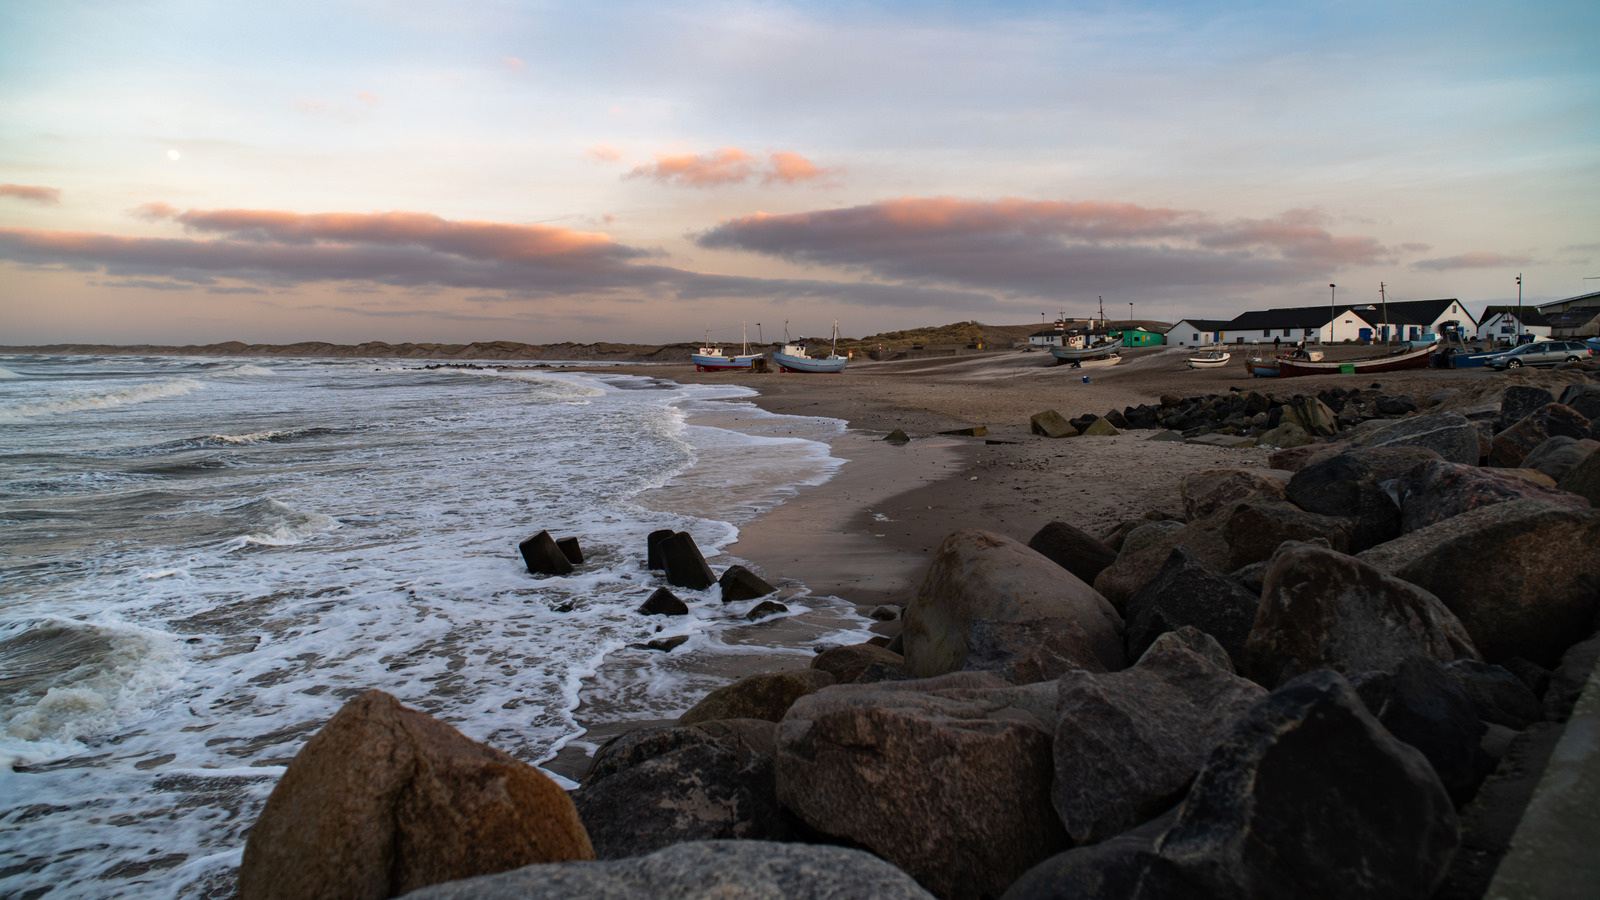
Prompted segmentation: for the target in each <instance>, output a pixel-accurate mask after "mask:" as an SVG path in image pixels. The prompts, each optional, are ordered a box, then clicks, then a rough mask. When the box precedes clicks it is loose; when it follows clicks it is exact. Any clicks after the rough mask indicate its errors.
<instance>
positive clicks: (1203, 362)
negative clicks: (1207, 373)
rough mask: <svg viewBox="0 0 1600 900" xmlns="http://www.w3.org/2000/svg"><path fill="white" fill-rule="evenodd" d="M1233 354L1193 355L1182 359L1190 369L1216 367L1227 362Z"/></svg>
mask: <svg viewBox="0 0 1600 900" xmlns="http://www.w3.org/2000/svg"><path fill="white" fill-rule="evenodd" d="M1232 358H1233V354H1231V353H1224V354H1222V355H1221V356H1193V357H1190V358H1189V359H1186V360H1184V363H1185V364H1187V365H1188V366H1189V368H1191V369H1217V368H1221V367H1222V366H1225V365H1227V364H1228V360H1230V359H1232Z"/></svg>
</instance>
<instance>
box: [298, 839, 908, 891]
mask: <svg viewBox="0 0 1600 900" xmlns="http://www.w3.org/2000/svg"><path fill="white" fill-rule="evenodd" d="M308 896H309V895H308ZM843 897H873V898H882V900H933V895H932V894H929V893H928V892H927V891H925V890H923V889H922V887H921V886H919V885H918V884H917V883H916V882H915V881H913V880H912V879H911V876H909V875H907V874H906V873H904V872H902V871H900V870H899V869H896V868H895V867H894V866H891V865H889V864H888V863H886V862H884V861H883V860H881V859H878V858H877V857H875V856H873V855H872V854H870V853H863V852H862V851H860V850H850V849H847V848H844V847H828V846H823V845H819V844H778V843H773V842H771V841H693V842H690V843H687V844H678V845H676V846H672V847H668V848H666V849H665V850H657V851H656V852H654V853H652V854H650V855H648V856H636V857H633V858H631V859H618V860H612V861H609V862H604V863H585V864H578V863H565V864H560V865H544V866H528V867H526V868H522V869H517V870H516V871H514V872H504V873H501V874H499V875H490V876H487V877H484V878H473V879H470V880H466V881H455V882H451V883H449V884H441V885H436V886H434V887H431V888H428V889H427V890H425V891H419V892H418V893H415V894H411V895H410V897H409V898H408V900H584V898H593V900H601V898H604V900H668V898H669V900H839V898H843Z"/></svg>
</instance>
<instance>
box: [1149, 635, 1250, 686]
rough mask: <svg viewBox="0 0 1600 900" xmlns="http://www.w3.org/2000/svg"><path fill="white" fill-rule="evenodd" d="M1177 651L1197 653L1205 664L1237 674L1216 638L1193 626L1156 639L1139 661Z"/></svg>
mask: <svg viewBox="0 0 1600 900" xmlns="http://www.w3.org/2000/svg"><path fill="white" fill-rule="evenodd" d="M1178 649H1182V650H1188V651H1190V652H1192V653H1197V654H1199V655H1200V657H1201V658H1202V659H1204V660H1205V661H1206V662H1208V663H1211V664H1212V665H1213V666H1216V667H1217V668H1219V669H1221V670H1222V671H1224V672H1230V673H1234V674H1237V671H1238V667H1237V666H1235V665H1234V663H1233V658H1232V657H1230V656H1229V655H1228V651H1226V650H1224V649H1222V645H1221V644H1219V643H1217V639H1216V638H1214V637H1212V636H1211V635H1209V634H1206V633H1205V632H1204V631H1201V630H1200V629H1198V628H1196V627H1194V626H1193V625H1185V626H1183V627H1182V628H1179V629H1178V630H1177V631H1169V632H1167V633H1166V634H1163V635H1161V636H1160V637H1158V638H1156V639H1155V641H1153V642H1152V643H1151V644H1150V647H1149V649H1147V650H1145V651H1144V656H1141V657H1139V659H1140V660H1143V659H1144V658H1145V656H1150V655H1152V654H1155V653H1165V652H1167V651H1169V650H1178ZM1135 665H1138V663H1135Z"/></svg>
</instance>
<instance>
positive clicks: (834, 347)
mask: <svg viewBox="0 0 1600 900" xmlns="http://www.w3.org/2000/svg"><path fill="white" fill-rule="evenodd" d="M838 355H839V320H838V319H837V318H836V319H834V320H833V343H831V344H829V345H828V358H829V359H833V358H834V357H836V356H838Z"/></svg>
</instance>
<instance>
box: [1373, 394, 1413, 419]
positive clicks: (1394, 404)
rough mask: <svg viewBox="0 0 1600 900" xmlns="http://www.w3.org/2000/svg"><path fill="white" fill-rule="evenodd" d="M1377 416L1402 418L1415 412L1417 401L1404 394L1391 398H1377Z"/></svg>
mask: <svg viewBox="0 0 1600 900" xmlns="http://www.w3.org/2000/svg"><path fill="white" fill-rule="evenodd" d="M1377 407H1378V414H1379V415H1383V416H1404V415H1409V414H1411V413H1414V412H1416V411H1417V401H1416V400H1414V399H1412V398H1411V397H1410V396H1408V395H1406V394H1400V395H1397V396H1393V397H1379V398H1378V400H1377Z"/></svg>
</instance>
